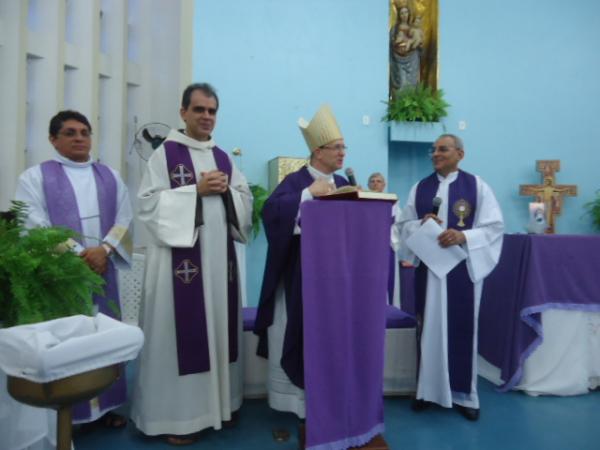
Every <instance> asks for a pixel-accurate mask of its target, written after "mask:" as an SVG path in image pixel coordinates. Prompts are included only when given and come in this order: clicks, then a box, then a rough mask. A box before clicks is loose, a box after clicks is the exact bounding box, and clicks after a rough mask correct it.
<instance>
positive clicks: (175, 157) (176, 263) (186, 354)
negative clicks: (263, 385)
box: [163, 141, 239, 375]
mask: <svg viewBox="0 0 600 450" xmlns="http://www.w3.org/2000/svg"><path fill="white" fill-rule="evenodd" d="M163 145H164V147H165V155H166V158H167V170H168V171H169V179H170V181H171V188H172V189H175V188H178V187H181V186H186V185H195V184H196V182H197V181H196V175H195V172H194V165H193V163H192V158H191V156H190V151H189V149H188V148H187V147H186V146H185V145H183V144H180V143H178V142H174V141H166V142H164V144H163ZM212 151H213V157H214V158H215V163H216V165H217V168H218V169H219V170H220V171H221V172H224V173H225V174H227V177H228V179H229V180H230V181H231V174H232V171H233V168H232V166H231V162H230V161H229V158H228V157H227V153H225V152H224V151H223V150H221V149H220V148H218V147H213V149H212ZM221 196H222V198H223V203H224V207H225V213H226V216H227V224H226V225H225V226H226V227H227V270H228V276H227V297H228V304H227V312H228V331H229V333H228V339H229V362H235V361H237V358H238V326H237V325H238V303H239V299H238V287H239V286H238V268H237V260H236V257H235V248H234V243H233V238H232V236H231V231H230V225H233V226H236V227H237V217H236V215H235V209H234V207H233V201H232V199H231V192H229V190H228V191H227V192H226V193H225V194H222V195H221ZM197 207H198V206H197ZM171 263H172V268H173V301H174V307H175V329H176V338H177V360H178V365H179V375H189V374H194V373H201V372H207V371H209V370H210V355H209V350H208V335H207V331H206V309H205V305H204V283H203V280H202V256H201V249H200V238H198V239H197V240H196V244H195V245H194V246H193V247H191V248H176V247H173V248H171Z"/></svg>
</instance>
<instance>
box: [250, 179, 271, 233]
mask: <svg viewBox="0 0 600 450" xmlns="http://www.w3.org/2000/svg"><path fill="white" fill-rule="evenodd" d="M250 191H252V196H253V197H254V200H253V204H252V237H253V238H256V236H258V233H260V223H261V221H262V210H263V206H264V205H265V202H266V201H267V198H269V193H268V192H267V190H266V189H265V188H264V187H262V186H261V185H260V184H251V185H250Z"/></svg>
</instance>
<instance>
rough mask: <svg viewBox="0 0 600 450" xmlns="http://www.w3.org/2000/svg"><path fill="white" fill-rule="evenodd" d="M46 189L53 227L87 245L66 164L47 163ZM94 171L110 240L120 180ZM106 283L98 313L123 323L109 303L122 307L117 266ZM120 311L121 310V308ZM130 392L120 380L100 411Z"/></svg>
mask: <svg viewBox="0 0 600 450" xmlns="http://www.w3.org/2000/svg"><path fill="white" fill-rule="evenodd" d="M40 167H41V170H42V187H43V190H44V197H45V199H46V207H47V208H48V217H49V219H50V223H51V224H52V225H53V226H63V227H66V228H69V229H71V230H73V231H75V232H76V233H77V234H78V236H76V237H75V239H76V240H77V241H78V242H79V243H80V244H83V240H82V238H81V236H82V235H83V230H82V226H81V218H80V216H79V208H78V207H77V199H76V197H75V191H74V190H73V186H72V185H71V182H70V181H69V178H68V177H67V175H66V174H65V171H64V169H63V167H62V164H61V163H59V162H58V161H54V160H51V161H46V162H43V163H42V164H41V165H40ZM92 170H93V173H94V179H95V181H96V191H97V195H98V209H99V212H100V231H101V233H102V236H106V235H107V234H108V232H109V231H110V229H111V228H112V227H113V225H114V224H115V220H116V216H117V180H116V179H115V177H114V175H113V174H112V172H111V171H110V169H109V168H108V167H107V166H105V165H103V164H100V163H93V164H92ZM102 277H103V278H104V281H105V283H106V284H105V286H104V295H103V296H100V295H94V297H93V302H94V304H95V305H97V306H98V311H100V312H101V313H102V314H106V315H107V316H109V317H112V318H114V319H117V320H120V317H118V316H117V315H116V314H115V311H113V308H111V307H110V306H109V302H115V303H117V305H119V290H118V286H117V277H116V271H115V267H114V264H113V262H112V261H111V260H110V259H109V260H108V267H107V269H106V272H105V273H104V274H103V275H102ZM119 311H120V306H119ZM126 398H127V390H126V383H125V377H121V378H119V380H117V381H116V382H115V383H114V384H113V385H112V386H111V387H110V388H109V389H108V390H107V391H105V393H104V394H102V395H101V396H100V397H99V404H100V409H101V410H105V409H108V408H112V407H115V406H118V405H120V404H122V403H124V402H125V400H126ZM90 415H91V410H90V404H89V402H82V403H78V404H77V405H75V407H74V408H73V417H74V418H75V419H76V420H82V419H86V418H89V417H90Z"/></svg>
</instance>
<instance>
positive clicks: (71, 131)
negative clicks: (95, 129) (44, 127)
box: [58, 128, 92, 139]
mask: <svg viewBox="0 0 600 450" xmlns="http://www.w3.org/2000/svg"><path fill="white" fill-rule="evenodd" d="M58 134H59V135H61V136H64V137H68V138H74V137H75V136H77V135H79V136H81V137H82V138H84V139H88V138H90V137H91V136H92V132H91V131H90V130H76V129H75V128H67V129H66V130H62V131H59V133H58Z"/></svg>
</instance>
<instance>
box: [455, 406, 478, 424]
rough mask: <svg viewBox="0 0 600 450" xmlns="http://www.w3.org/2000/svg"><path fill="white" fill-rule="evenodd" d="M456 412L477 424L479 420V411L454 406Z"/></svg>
mask: <svg viewBox="0 0 600 450" xmlns="http://www.w3.org/2000/svg"><path fill="white" fill-rule="evenodd" d="M454 407H455V408H456V410H457V411H458V412H459V413H460V414H461V415H463V416H464V417H465V418H466V419H468V420H471V421H473V422H476V421H477V420H479V409H476V408H469V407H468V406H462V405H454Z"/></svg>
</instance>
